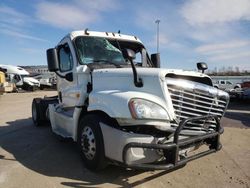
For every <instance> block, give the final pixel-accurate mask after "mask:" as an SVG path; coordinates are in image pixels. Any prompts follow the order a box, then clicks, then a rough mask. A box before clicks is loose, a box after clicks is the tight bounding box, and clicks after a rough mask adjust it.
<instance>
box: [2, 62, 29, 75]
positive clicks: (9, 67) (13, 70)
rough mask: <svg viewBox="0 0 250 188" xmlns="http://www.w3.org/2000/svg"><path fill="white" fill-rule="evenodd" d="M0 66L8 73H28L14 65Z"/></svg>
mask: <svg viewBox="0 0 250 188" xmlns="http://www.w3.org/2000/svg"><path fill="white" fill-rule="evenodd" d="M0 67H2V68H4V69H7V73H8V74H19V75H29V74H30V73H29V72H27V71H26V70H25V69H23V68H21V67H18V66H14V65H1V64H0Z"/></svg>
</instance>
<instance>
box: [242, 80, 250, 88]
mask: <svg viewBox="0 0 250 188" xmlns="http://www.w3.org/2000/svg"><path fill="white" fill-rule="evenodd" d="M240 85H241V88H250V81H244V82H242V83H241V84H240Z"/></svg>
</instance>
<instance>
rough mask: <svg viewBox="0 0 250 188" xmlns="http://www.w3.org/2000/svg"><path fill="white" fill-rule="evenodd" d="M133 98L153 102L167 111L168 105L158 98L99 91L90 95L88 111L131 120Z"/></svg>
mask: <svg viewBox="0 0 250 188" xmlns="http://www.w3.org/2000/svg"><path fill="white" fill-rule="evenodd" d="M132 98H141V99H146V100H149V101H153V102H155V103H157V104H159V105H161V106H162V107H163V108H165V109H166V110H167V107H166V103H165V101H164V100H162V99H161V98H159V97H158V96H155V95H152V94H147V93H143V92H135V91H120V90H119V91H118V90H112V91H98V92H94V93H91V94H90V95H89V106H88V111H94V110H101V111H103V112H105V113H106V114H108V115H109V116H110V117H112V118H126V119H131V118H132V116H131V113H130V110H129V107H128V103H129V101H130V99H132Z"/></svg>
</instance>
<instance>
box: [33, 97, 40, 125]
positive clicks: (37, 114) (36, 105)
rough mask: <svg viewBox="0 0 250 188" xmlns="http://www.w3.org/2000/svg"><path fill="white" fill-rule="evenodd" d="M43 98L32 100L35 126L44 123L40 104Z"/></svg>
mask: <svg viewBox="0 0 250 188" xmlns="http://www.w3.org/2000/svg"><path fill="white" fill-rule="evenodd" d="M40 102H41V99H40V98H35V99H33V101H32V107H31V109H32V110H31V111H32V120H33V123H34V125H35V126H40V125H41V124H42V120H41V114H40V108H39V105H40Z"/></svg>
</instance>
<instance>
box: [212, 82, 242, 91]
mask: <svg viewBox="0 0 250 188" xmlns="http://www.w3.org/2000/svg"><path fill="white" fill-rule="evenodd" d="M214 87H215V88H218V89H221V90H226V91H230V90H232V89H240V88H241V84H238V83H237V84H233V83H232V82H231V81H229V80H217V81H216V82H215V83H214Z"/></svg>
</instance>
